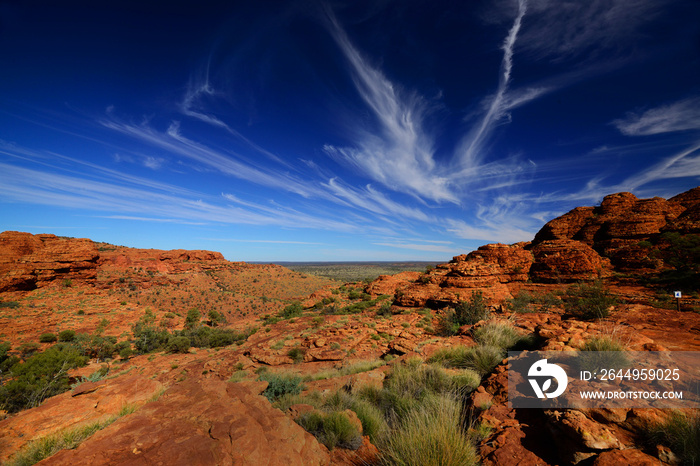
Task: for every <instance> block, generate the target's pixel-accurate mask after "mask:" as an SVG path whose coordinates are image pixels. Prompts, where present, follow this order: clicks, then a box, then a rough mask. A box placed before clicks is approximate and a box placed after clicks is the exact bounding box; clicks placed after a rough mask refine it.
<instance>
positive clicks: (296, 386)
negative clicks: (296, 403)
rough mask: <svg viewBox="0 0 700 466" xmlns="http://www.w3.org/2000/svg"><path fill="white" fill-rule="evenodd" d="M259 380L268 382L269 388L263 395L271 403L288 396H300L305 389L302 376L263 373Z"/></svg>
mask: <svg viewBox="0 0 700 466" xmlns="http://www.w3.org/2000/svg"><path fill="white" fill-rule="evenodd" d="M258 380H264V381H266V382H267V384H268V385H267V388H266V389H265V391H264V392H263V393H262V394H263V396H265V397H266V398H267V399H268V400H270V401H275V400H276V399H278V398H279V397H281V396H283V395H286V394H292V395H298V394H299V393H301V391H302V390H303V389H304V386H303V384H302V378H301V376H298V375H293V374H274V373H269V372H263V373H261V374H260V375H259V377H258Z"/></svg>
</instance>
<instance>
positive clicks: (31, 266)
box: [0, 231, 99, 292]
mask: <svg viewBox="0 0 700 466" xmlns="http://www.w3.org/2000/svg"><path fill="white" fill-rule="evenodd" d="M98 258H99V252H98V250H97V247H96V246H95V243H93V242H92V241H90V240H89V239H74V238H59V237H57V236H54V235H32V234H30V233H20V232H16V231H5V232H2V233H0V292H4V291H16V290H33V289H35V288H38V287H42V286H45V285H46V284H48V283H51V282H53V281H56V280H89V279H94V278H95V277H96V276H97V259H98Z"/></svg>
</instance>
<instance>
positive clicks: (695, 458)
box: [643, 411, 700, 465]
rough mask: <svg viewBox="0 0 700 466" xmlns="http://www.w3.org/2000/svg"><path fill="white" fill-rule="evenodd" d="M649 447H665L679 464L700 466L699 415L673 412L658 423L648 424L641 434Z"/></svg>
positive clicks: (696, 413)
mask: <svg viewBox="0 0 700 466" xmlns="http://www.w3.org/2000/svg"><path fill="white" fill-rule="evenodd" d="M643 434H644V436H645V437H646V438H647V440H648V442H649V443H650V444H651V445H650V446H651V447H654V446H656V445H658V444H662V445H667V446H668V447H670V448H671V450H672V451H673V452H674V453H675V454H676V455H678V458H679V459H680V460H681V464H684V465H696V464H700V414H698V412H697V411H695V412H693V413H683V412H680V411H673V412H671V413H670V414H669V416H668V418H667V419H666V420H665V421H663V422H659V423H650V424H648V425H647V426H646V431H645V432H644V433H643Z"/></svg>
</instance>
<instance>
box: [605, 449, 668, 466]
mask: <svg viewBox="0 0 700 466" xmlns="http://www.w3.org/2000/svg"><path fill="white" fill-rule="evenodd" d="M623 464H633V465H635V466H659V464H661V463H660V462H659V460H658V459H657V458H654V457H653V456H650V455H647V454H646V453H644V452H642V451H640V450H636V449H634V448H630V449H627V450H610V451H604V452H603V453H601V454H600V455H598V456H597V457H596V459H595V461H594V462H593V466H621V465H623Z"/></svg>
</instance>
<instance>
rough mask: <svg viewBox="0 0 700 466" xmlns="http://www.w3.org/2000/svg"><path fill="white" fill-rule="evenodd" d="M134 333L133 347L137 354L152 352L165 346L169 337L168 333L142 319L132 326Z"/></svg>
mask: <svg viewBox="0 0 700 466" xmlns="http://www.w3.org/2000/svg"><path fill="white" fill-rule="evenodd" d="M132 332H133V334H134V349H135V350H136V352H137V353H139V354H146V353H152V352H153V351H159V350H162V349H164V348H165V346H166V345H167V344H168V340H169V339H170V333H168V331H167V330H164V329H160V330H159V329H156V328H155V327H152V326H150V325H146V324H144V323H143V322H142V321H139V322H136V323H135V324H134V325H133V327H132Z"/></svg>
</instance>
